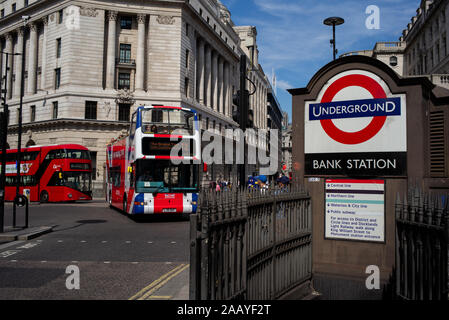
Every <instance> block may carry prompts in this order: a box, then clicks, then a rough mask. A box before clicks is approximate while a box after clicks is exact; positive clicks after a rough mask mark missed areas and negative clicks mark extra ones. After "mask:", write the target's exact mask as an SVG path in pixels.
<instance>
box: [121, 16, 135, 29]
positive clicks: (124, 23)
mask: <svg viewBox="0 0 449 320" xmlns="http://www.w3.org/2000/svg"><path fill="white" fill-rule="evenodd" d="M132 26H133V19H132V17H121V18H120V28H122V29H128V30H130V29H131V28H132Z"/></svg>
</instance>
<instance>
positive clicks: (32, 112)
mask: <svg viewBox="0 0 449 320" xmlns="http://www.w3.org/2000/svg"><path fill="white" fill-rule="evenodd" d="M34 121H36V106H31V107H30V122H34Z"/></svg>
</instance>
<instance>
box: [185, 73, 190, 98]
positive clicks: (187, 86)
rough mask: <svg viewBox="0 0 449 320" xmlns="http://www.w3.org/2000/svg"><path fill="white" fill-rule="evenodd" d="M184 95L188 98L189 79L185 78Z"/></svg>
mask: <svg viewBox="0 0 449 320" xmlns="http://www.w3.org/2000/svg"><path fill="white" fill-rule="evenodd" d="M184 94H185V96H186V97H188V96H189V78H187V77H186V79H185V81H184Z"/></svg>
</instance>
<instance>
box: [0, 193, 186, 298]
mask: <svg viewBox="0 0 449 320" xmlns="http://www.w3.org/2000/svg"><path fill="white" fill-rule="evenodd" d="M18 214H20V217H19V218H18V224H22V223H23V222H22V221H23V220H22V216H21V215H22V212H19V213H18ZM11 217H12V206H11V205H9V204H8V205H6V210H5V220H6V223H5V225H6V226H8V225H12V222H11ZM49 225H56V227H55V228H54V229H53V230H54V231H53V232H51V233H48V234H46V235H43V236H40V237H39V238H36V239H33V240H30V241H15V242H10V243H7V244H0V300H1V299H89V300H92V299H120V300H121V299H130V298H134V299H138V298H144V299H188V263H189V245H188V244H189V223H188V222H187V221H182V220H181V219H179V218H177V217H165V218H162V219H161V218H159V219H154V218H151V219H144V220H137V221H135V220H133V219H130V218H129V217H128V216H126V215H124V214H121V213H120V212H119V211H117V210H114V209H111V208H109V206H108V205H107V204H105V203H104V202H103V201H93V202H86V203H71V204H33V205H31V206H30V226H49ZM68 266H77V267H78V268H79V273H80V289H79V290H76V289H73V290H69V289H67V287H66V281H67V279H68V278H69V277H70V276H71V274H70V273H67V274H66V268H67V267H68ZM137 293H139V294H138V295H136V294H137Z"/></svg>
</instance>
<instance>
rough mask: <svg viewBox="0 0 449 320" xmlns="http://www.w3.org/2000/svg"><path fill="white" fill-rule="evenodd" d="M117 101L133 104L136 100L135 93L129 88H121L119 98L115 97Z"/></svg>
mask: <svg viewBox="0 0 449 320" xmlns="http://www.w3.org/2000/svg"><path fill="white" fill-rule="evenodd" d="M115 102H116V103H125V104H130V105H133V104H134V103H135V102H136V100H135V99H134V94H133V93H132V92H130V91H129V90H128V89H123V90H119V92H118V95H117V98H115Z"/></svg>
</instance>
